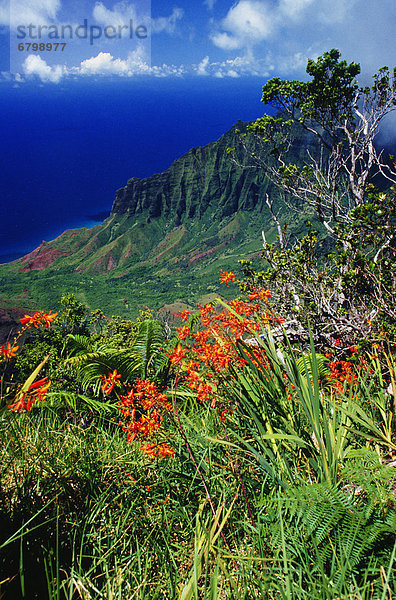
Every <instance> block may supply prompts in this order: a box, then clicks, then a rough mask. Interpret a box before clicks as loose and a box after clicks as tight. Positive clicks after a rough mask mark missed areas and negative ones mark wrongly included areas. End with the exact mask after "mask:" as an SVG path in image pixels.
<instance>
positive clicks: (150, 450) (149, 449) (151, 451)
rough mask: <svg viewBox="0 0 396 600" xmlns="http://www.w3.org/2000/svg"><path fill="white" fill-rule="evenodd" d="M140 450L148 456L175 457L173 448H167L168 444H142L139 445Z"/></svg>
mask: <svg viewBox="0 0 396 600" xmlns="http://www.w3.org/2000/svg"><path fill="white" fill-rule="evenodd" d="M140 450H141V451H142V452H146V454H148V455H149V457H150V458H153V459H154V458H166V457H167V456H171V457H172V458H174V457H175V449H174V448H169V446H166V445H162V446H159V445H157V444H144V445H143V446H140Z"/></svg>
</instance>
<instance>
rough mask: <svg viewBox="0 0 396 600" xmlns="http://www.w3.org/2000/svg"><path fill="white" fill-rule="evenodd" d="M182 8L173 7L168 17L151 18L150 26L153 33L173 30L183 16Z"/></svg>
mask: <svg viewBox="0 0 396 600" xmlns="http://www.w3.org/2000/svg"><path fill="white" fill-rule="evenodd" d="M183 15H184V10H183V9H182V8H174V9H173V11H172V14H171V15H170V16H169V17H157V18H156V19H152V20H151V27H152V32H153V33H161V32H162V31H165V32H166V33H169V34H172V33H174V32H175V29H176V25H177V22H178V21H180V19H182V18H183Z"/></svg>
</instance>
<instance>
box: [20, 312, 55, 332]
mask: <svg viewBox="0 0 396 600" xmlns="http://www.w3.org/2000/svg"><path fill="white" fill-rule="evenodd" d="M57 314H58V313H54V314H51V313H45V312H36V313H34V315H33V316H32V315H25V316H24V317H23V318H22V319H19V320H20V322H21V325H24V326H25V329H30V328H31V327H36V329H38V326H39V325H40V323H42V322H43V323H45V324H46V326H47V327H50V325H51V323H52V321H53V320H54V319H55V317H56V316H57Z"/></svg>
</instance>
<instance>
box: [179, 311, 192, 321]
mask: <svg viewBox="0 0 396 600" xmlns="http://www.w3.org/2000/svg"><path fill="white" fill-rule="evenodd" d="M178 314H179V317H180V318H181V320H182V321H188V319H189V318H190V317H191V313H190V311H189V310H181V311H180V312H179V313H178Z"/></svg>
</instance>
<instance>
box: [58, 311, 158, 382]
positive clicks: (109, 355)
mask: <svg viewBox="0 0 396 600" xmlns="http://www.w3.org/2000/svg"><path fill="white" fill-rule="evenodd" d="M110 344H111V340H109V342H108V343H103V342H101V343H100V344H98V343H95V342H92V341H91V340H90V339H89V337H86V336H81V335H72V334H70V335H68V336H67V338H66V341H65V348H66V350H67V352H68V358H67V359H66V360H65V365H66V366H69V367H72V368H73V369H74V370H75V371H76V373H77V374H78V375H79V376H80V377H81V385H82V388H83V389H84V390H87V389H88V388H91V390H92V391H93V392H94V393H95V394H98V393H99V390H100V385H101V377H102V376H106V375H107V374H108V373H109V372H113V371H114V370H116V371H117V372H118V373H119V374H120V375H121V377H122V381H123V382H124V383H126V384H128V383H129V384H131V383H133V382H134V381H135V380H136V379H137V378H143V379H145V378H148V377H150V378H151V379H153V380H155V381H157V380H158V379H160V380H161V381H162V380H163V379H166V377H167V374H168V370H169V368H168V362H169V361H168V356H167V354H166V353H165V352H164V344H165V330H164V327H163V325H162V324H161V323H159V322H158V321H155V320H153V319H149V320H147V321H143V322H142V323H140V325H139V330H138V334H137V337H136V339H135V341H134V343H133V345H132V347H130V348H121V349H120V348H114V347H112V346H111V345H110Z"/></svg>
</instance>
